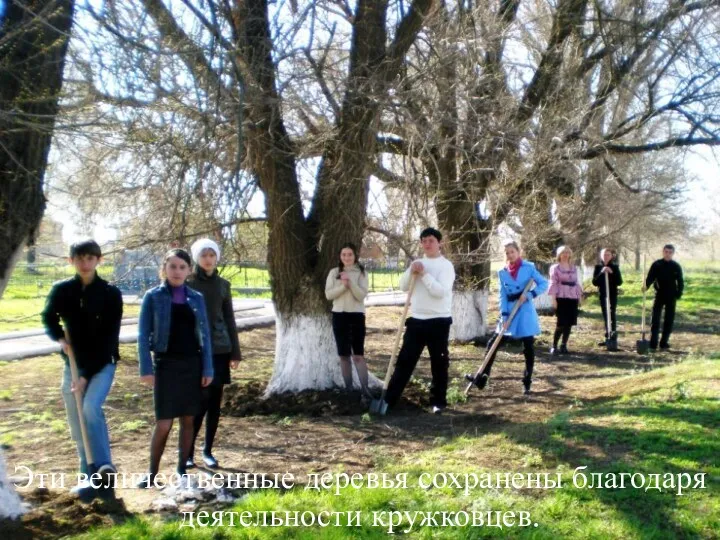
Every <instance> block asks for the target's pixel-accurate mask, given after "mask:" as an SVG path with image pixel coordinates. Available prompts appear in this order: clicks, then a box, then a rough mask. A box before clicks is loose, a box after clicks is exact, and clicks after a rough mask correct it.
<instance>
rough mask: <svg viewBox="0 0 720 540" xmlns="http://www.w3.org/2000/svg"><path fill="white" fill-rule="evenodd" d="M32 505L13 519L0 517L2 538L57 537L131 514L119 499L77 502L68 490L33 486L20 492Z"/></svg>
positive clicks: (102, 524)
mask: <svg viewBox="0 0 720 540" xmlns="http://www.w3.org/2000/svg"><path fill="white" fill-rule="evenodd" d="M21 497H22V498H23V500H24V501H25V502H27V503H30V505H31V506H32V509H31V510H30V511H29V512H27V513H26V514H24V515H23V516H21V517H20V518H18V519H15V520H9V519H6V520H0V531H2V532H3V538H8V539H9V538H12V539H13V540H24V539H38V538H58V537H60V536H67V535H71V534H79V533H81V532H84V531H87V530H88V529H89V528H91V527H110V526H112V525H116V524H119V523H122V522H123V521H125V520H126V519H129V518H131V517H132V515H133V514H132V513H130V512H128V510H127V509H126V508H125V504H124V503H123V501H122V499H111V500H103V499H94V500H93V501H91V502H90V503H88V504H84V503H82V502H80V501H79V500H78V499H77V497H75V496H73V495H70V493H67V492H64V493H57V492H54V491H50V490H48V489H45V488H36V489H35V490H33V491H31V492H29V493H23V494H21Z"/></svg>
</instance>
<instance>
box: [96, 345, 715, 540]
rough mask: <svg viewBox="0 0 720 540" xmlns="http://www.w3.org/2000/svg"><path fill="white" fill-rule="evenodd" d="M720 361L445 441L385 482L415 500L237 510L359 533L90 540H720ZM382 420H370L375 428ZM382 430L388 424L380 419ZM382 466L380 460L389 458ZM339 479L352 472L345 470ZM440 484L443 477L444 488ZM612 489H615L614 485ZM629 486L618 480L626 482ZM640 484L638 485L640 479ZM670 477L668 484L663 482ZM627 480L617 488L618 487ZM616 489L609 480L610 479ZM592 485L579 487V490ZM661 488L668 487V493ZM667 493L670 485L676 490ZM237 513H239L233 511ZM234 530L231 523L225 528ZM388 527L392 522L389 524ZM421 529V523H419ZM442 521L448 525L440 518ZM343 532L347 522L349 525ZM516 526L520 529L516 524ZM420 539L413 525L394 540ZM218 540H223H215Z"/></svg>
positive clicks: (399, 466)
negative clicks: (434, 517) (678, 485)
mask: <svg viewBox="0 0 720 540" xmlns="http://www.w3.org/2000/svg"><path fill="white" fill-rule="evenodd" d="M719 393H720V356H719V355H715V356H714V357H709V356H706V357H696V358H691V359H687V360H685V361H683V362H682V363H679V364H676V365H672V366H668V367H665V368H662V369H658V370H654V371H652V372H649V373H644V374H641V375H631V376H628V377H626V378H624V379H622V380H619V381H614V382H613V383H612V384H608V385H607V386H602V387H599V388H597V389H596V392H595V394H594V395H593V396H592V397H591V398H589V399H588V400H587V401H586V402H578V403H577V404H576V405H575V406H574V407H571V408H569V409H567V410H563V411H560V412H558V413H557V414H555V415H553V416H552V417H550V418H549V419H548V420H547V421H544V422H534V421H533V420H532V418H528V419H527V422H524V423H516V424H513V425H510V426H507V425H504V426H502V428H501V429H497V430H492V431H491V432H490V433H485V434H483V435H480V436H475V435H473V434H471V433H463V434H459V435H458V436H457V437H454V438H451V439H447V440H445V439H438V440H437V441H435V444H434V445H432V446H431V447H430V448H428V449H427V450H425V451H423V452H420V453H418V454H416V455H412V456H408V457H407V458H406V459H404V460H402V461H401V462H393V461H391V460H390V459H388V460H387V461H385V462H384V463H383V460H382V459H381V460H380V463H381V466H380V467H378V468H377V469H376V470H375V472H386V473H389V474H390V475H392V477H394V476H395V475H396V474H400V473H407V474H408V486H409V487H408V489H369V488H363V489H359V490H358V489H354V488H351V487H349V488H345V489H344V490H342V491H341V494H340V495H335V494H334V492H332V491H323V492H317V491H316V490H305V489H304V487H302V486H299V487H296V488H294V489H293V490H291V491H289V492H285V493H279V492H277V491H274V490H267V491H258V492H256V493H252V494H250V495H249V496H247V497H246V498H245V499H244V500H242V502H240V503H239V504H237V505H236V506H234V507H233V508H232V510H233V511H237V512H243V511H250V512H262V511H267V512H270V511H275V512H284V511H296V510H297V511H301V512H303V511H308V510H310V511H313V512H316V513H317V512H321V511H329V512H333V511H335V512H348V511H360V512H362V516H363V518H362V519H361V521H360V526H359V527H349V528H348V527H327V528H322V527H314V528H309V529H308V528H303V527H298V528H294V527H273V528H269V527H264V528H263V527H250V528H243V527H239V526H237V527H234V528H233V527H225V528H219V527H218V528H207V529H205V530H202V529H197V528H196V529H194V530H193V529H189V528H183V529H179V527H178V523H175V522H171V523H161V522H157V521H149V520H147V519H145V518H139V519H135V520H132V521H130V522H128V523H126V524H124V525H122V526H119V527H115V528H112V529H106V530H96V531H93V532H91V533H89V534H88V535H87V536H85V538H106V539H118V538H128V539H130V538H167V539H169V538H218V537H222V538H328V539H330V538H345V537H352V538H382V537H385V536H386V534H387V532H388V527H387V526H385V527H381V526H378V525H374V524H373V519H372V514H373V512H383V511H384V512H391V511H399V512H409V513H410V514H413V513H414V512H443V511H445V512H460V511H464V512H473V511H478V512H487V511H489V510H492V511H502V512H506V511H507V512H510V511H514V512H516V513H519V512H520V511H525V512H529V514H530V516H531V520H532V523H533V524H534V523H537V524H538V526H537V527H534V526H527V527H514V528H507V527H506V528H504V529H499V528H495V527H475V528H473V527H464V528H463V527H430V526H425V527H417V523H416V524H415V526H414V527H413V528H412V530H410V531H409V535H410V536H411V537H413V538H485V537H507V536H509V537H513V538H547V539H552V538H559V537H563V538H658V539H664V538H713V537H715V538H717V535H718V534H719V533H720V498H719V497H718V489H719V488H720V461H719V460H718V456H720V431H718V427H720V404H719V403H718V399H717V396H718V394H719ZM371 421H372V420H371ZM380 421H381V420H380ZM380 457H381V458H382V456H380ZM579 466H586V467H587V469H585V472H586V473H587V478H588V479H589V478H590V473H601V474H603V475H607V474H608V473H615V474H618V473H631V474H643V475H645V477H646V478H648V479H649V478H650V476H649V475H651V474H653V473H663V474H664V473H674V474H679V473H689V474H691V475H692V476H694V475H695V474H696V473H698V472H702V473H705V474H706V476H705V483H704V489H686V490H684V491H683V493H682V495H677V489H667V490H662V491H658V490H654V489H651V490H647V491H646V490H644V489H634V488H633V487H632V486H631V484H630V476H627V478H626V480H627V481H626V483H627V487H626V488H625V489H609V488H608V489H589V488H587V487H586V488H584V489H583V488H581V487H575V486H574V485H573V473H574V471H575V468H576V467H579ZM335 472H338V473H339V472H342V470H341V469H338V470H336V471H335ZM488 472H489V473H493V474H494V473H498V472H500V473H505V472H509V473H511V474H514V473H522V474H527V473H550V474H552V475H553V478H554V477H555V475H556V474H560V475H561V478H562V487H561V488H559V489H535V488H531V489H527V488H525V489H523V488H521V489H513V488H512V487H510V488H509V489H506V488H504V487H501V488H499V489H479V488H475V489H471V490H469V491H468V492H467V493H465V492H464V490H463V489H457V488H455V487H453V488H451V487H444V488H430V489H423V488H421V487H419V480H420V478H421V475H424V476H422V478H423V479H424V480H426V479H428V478H431V477H433V476H434V475H436V474H439V473H443V474H445V475H447V474H449V473H455V474H456V475H459V476H458V477H460V478H462V477H463V475H465V474H468V475H472V474H481V473H488ZM440 478H442V477H440ZM604 478H606V479H607V478H609V477H608V476H604ZM618 478H619V477H618ZM636 478H637V479H638V483H639V478H640V477H636ZM661 478H662V476H661ZM618 481H619V480H618ZM606 482H607V480H606ZM582 485H583V483H582V482H581V481H580V480H579V479H578V486H582ZM660 485H661V486H662V481H661V484H660ZM668 485H669V484H668ZM228 510H230V509H228ZM226 519H227V518H226ZM383 519H386V518H383ZM418 519H420V518H418ZM438 520H440V517H439V514H438ZM343 523H344V522H343ZM516 523H517V521H516ZM409 528H410V522H409V521H408V520H407V519H406V520H404V521H403V523H402V524H401V525H400V526H398V527H396V528H395V530H397V531H402V530H408V529H409ZM217 535H220V536H217Z"/></svg>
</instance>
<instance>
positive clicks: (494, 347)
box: [465, 279, 535, 395]
mask: <svg viewBox="0 0 720 540" xmlns="http://www.w3.org/2000/svg"><path fill="white" fill-rule="evenodd" d="M534 284H535V280H533V279H531V280H530V281H528V282H527V285H525V289H524V290H523V292H522V294H523V295H527V293H528V292H530V288H531V287H532V286H533V285H534ZM528 300H529V298H526V299H525V302H527V301H528ZM521 305H522V304H520V302H515V305H514V306H513V308H512V310H511V311H510V315H508V318H507V319H506V320H505V324H503V327H502V330H501V332H500V334H499V335H498V337H497V338H496V339H495V341H494V342H493V344H492V346H491V347H490V350H489V351H488V352H487V353H486V354H485V359H484V360H483V363H482V365H481V366H480V369H478V370H477V373H475V377H474V379H477V378H478V377H479V376H480V374H481V373H482V372H483V371H485V368H486V367H487V365H488V363H489V362H490V359H491V358H492V357H493V354H495V351H496V350H497V348H498V347H499V346H500V342H501V341H502V336H503V335H505V332H507V329H508V328H510V323H512V320H513V319H514V318H515V314H516V313H517V312H518V309H520V306H521ZM473 384H475V382H471V383H470V384H468V385H467V388H465V395H468V393H470V389H471V388H472V387H473Z"/></svg>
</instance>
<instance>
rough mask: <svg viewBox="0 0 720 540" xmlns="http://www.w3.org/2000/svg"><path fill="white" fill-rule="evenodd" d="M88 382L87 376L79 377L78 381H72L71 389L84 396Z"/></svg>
mask: <svg viewBox="0 0 720 540" xmlns="http://www.w3.org/2000/svg"><path fill="white" fill-rule="evenodd" d="M87 382H88V381H87V379H86V378H85V377H80V378H78V380H77V382H72V383H70V391H71V392H77V393H79V394H80V395H81V396H82V395H83V394H84V393H85V389H86V388H87Z"/></svg>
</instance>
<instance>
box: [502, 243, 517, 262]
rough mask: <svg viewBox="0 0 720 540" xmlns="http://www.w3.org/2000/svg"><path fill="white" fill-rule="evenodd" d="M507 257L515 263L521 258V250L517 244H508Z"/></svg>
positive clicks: (506, 248)
mask: <svg viewBox="0 0 720 540" xmlns="http://www.w3.org/2000/svg"><path fill="white" fill-rule="evenodd" d="M505 257H506V258H507V260H508V262H511V263H514V262H515V261H517V260H518V259H519V258H520V252H519V251H518V250H517V249H515V246H506V247H505Z"/></svg>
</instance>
